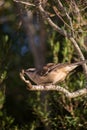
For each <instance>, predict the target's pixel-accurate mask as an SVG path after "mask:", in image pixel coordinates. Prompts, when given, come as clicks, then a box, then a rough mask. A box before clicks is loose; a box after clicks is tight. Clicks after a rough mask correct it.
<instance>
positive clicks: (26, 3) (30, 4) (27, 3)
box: [13, 0, 35, 6]
mask: <svg viewBox="0 0 87 130" xmlns="http://www.w3.org/2000/svg"><path fill="white" fill-rule="evenodd" d="M13 1H15V2H19V3H21V4H25V5H28V6H35V5H34V4H32V3H30V2H24V1H19V0H13Z"/></svg>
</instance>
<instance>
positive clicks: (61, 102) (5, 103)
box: [0, 0, 87, 130]
mask: <svg viewBox="0 0 87 130" xmlns="http://www.w3.org/2000/svg"><path fill="white" fill-rule="evenodd" d="M31 2H32V1H31ZM79 2H81V1H80V0H79ZM62 3H63V4H64V5H66V7H67V10H68V8H69V7H68V6H67V2H66V3H64V1H62ZM51 4H52V5H57V1H53V0H52V1H50V0H49V4H48V7H46V9H47V10H48V12H49V11H51V13H52V14H53V13H54V11H53V9H52V6H51ZM16 6H17V5H16ZM16 6H14V3H13V2H12V1H11V0H9V1H6V2H5V6H4V7H3V8H2V7H0V9H1V13H2V16H3V19H4V18H5V19H6V21H5V22H2V23H0V27H1V28H0V129H1V130H39V129H41V130H43V129H47V130H48V129H50V130H72V129H73V130H80V129H83V130H86V129H87V116H86V115H87V96H84V97H79V98H77V99H73V100H71V99H67V98H66V97H65V96H64V95H63V94H61V93H58V92H55V91H51V92H30V91H28V90H27V89H26V85H25V84H24V83H23V82H22V81H21V79H20V77H19V71H20V70H21V68H28V67H30V66H34V63H33V57H32V54H31V49H30V48H29V52H26V53H24V54H21V49H22V47H25V46H24V45H25V43H26V41H27V38H26V37H25V35H24V34H25V32H24V30H22V29H23V25H22V24H21V22H20V23H19V20H18V19H19V14H20V13H19V12H18V13H17V12H16V11H17V7H16ZM82 6H83V4H82ZM82 6H80V7H82ZM20 7H21V8H22V6H20ZM26 8H28V7H26ZM29 10H31V11H33V10H34V8H33V7H29ZM36 10H37V9H36ZM36 10H34V11H36ZM60 13H61V12H60ZM81 13H83V12H81ZM5 14H6V15H5ZM83 14H84V13H83ZM86 14H87V13H86V12H85V15H83V17H84V20H85V19H86ZM5 16H6V17H5ZM62 17H64V19H66V17H65V16H64V15H62ZM52 19H53V21H55V22H56V23H59V25H60V27H62V28H63V29H65V26H64V24H63V23H62V21H60V20H59V19H58V18H56V17H55V15H54V16H53V18H52ZM75 19H76V17H75ZM0 22H1V21H0ZM45 23H46V24H45V25H46V30H47V32H48V40H47V42H46V45H47V52H46V53H47V56H46V58H47V62H55V63H58V62H63V63H65V62H69V63H70V62H71V61H75V60H77V58H78V57H77V53H76V51H75V50H74V47H73V45H72V44H71V42H70V41H69V40H68V39H66V38H64V37H63V36H61V35H59V34H58V33H57V32H56V31H54V30H53V29H52V28H51V27H50V26H49V25H48V24H47V22H46V21H45ZM73 24H74V26H77V25H78V23H77V21H76V20H74V18H73ZM21 25H22V26H21ZM75 30H76V31H77V30H78V26H77V27H76V29H75ZM85 30H86V29H85V26H84V31H85ZM67 31H68V32H69V29H67ZM84 31H83V33H81V32H80V35H77V32H76V36H77V37H78V43H79V45H80V47H83V48H82V51H84V54H85V55H87V52H86V51H85V50H84V45H83V44H82V43H83V42H84V36H86V35H87V34H86V32H84ZM85 84H86V79H85V77H84V74H83V70H82V69H81V68H77V69H76V71H75V72H73V73H71V74H70V75H69V76H68V77H67V79H66V81H65V83H62V84H61V85H62V86H63V87H65V86H68V87H69V88H67V89H69V90H71V91H75V90H77V89H80V88H83V87H84V86H85Z"/></svg>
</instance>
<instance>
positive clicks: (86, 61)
mask: <svg viewBox="0 0 87 130" xmlns="http://www.w3.org/2000/svg"><path fill="white" fill-rule="evenodd" d="M84 63H87V60H82V61H79V62H76V63H72V64H71V65H82V64H84Z"/></svg>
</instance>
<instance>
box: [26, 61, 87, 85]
mask: <svg viewBox="0 0 87 130" xmlns="http://www.w3.org/2000/svg"><path fill="white" fill-rule="evenodd" d="M86 62H87V60H83V61H79V62H75V63H58V64H55V63H48V64H46V65H45V66H43V68H42V69H41V70H38V69H36V68H29V69H26V70H24V74H25V75H27V76H28V77H29V78H30V79H31V80H32V81H33V82H34V83H35V84H37V85H44V86H46V85H49V84H53V85H55V84H58V83H60V82H63V81H64V80H65V79H66V77H67V75H68V74H69V73H70V72H71V71H72V70H74V69H75V68H76V67H77V66H79V65H82V64H84V63H86Z"/></svg>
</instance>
